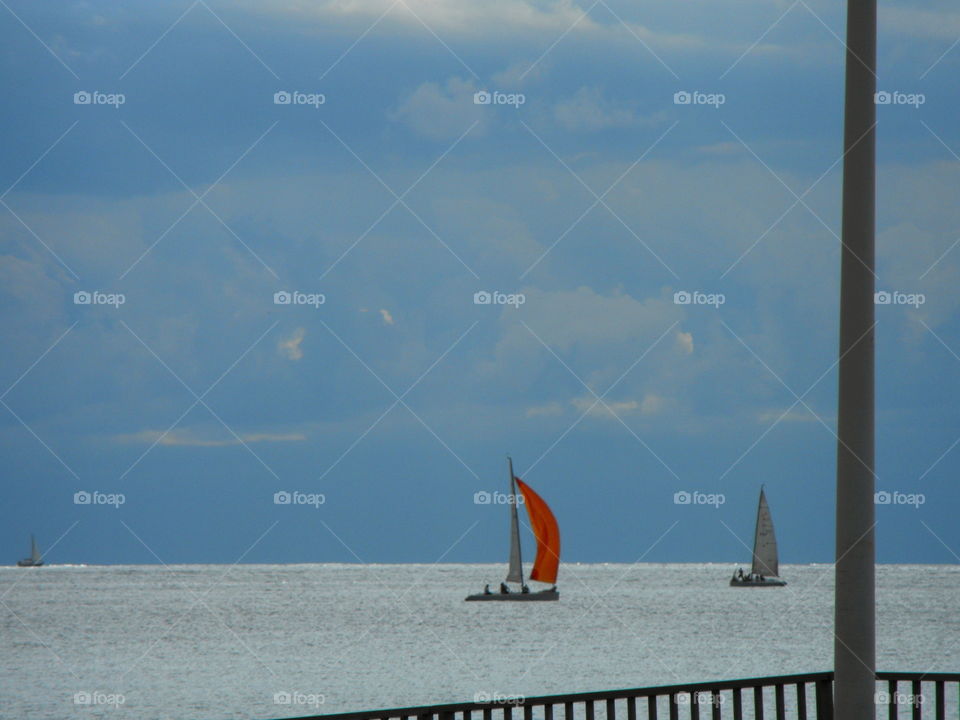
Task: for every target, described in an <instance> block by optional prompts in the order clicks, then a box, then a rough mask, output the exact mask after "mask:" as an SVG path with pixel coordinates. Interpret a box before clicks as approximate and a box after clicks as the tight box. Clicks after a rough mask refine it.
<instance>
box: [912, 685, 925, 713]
mask: <svg viewBox="0 0 960 720" xmlns="http://www.w3.org/2000/svg"><path fill="white" fill-rule="evenodd" d="M911 690H912V694H913V720H920V719H921V718H922V717H923V686H922V685H920V681H919V680H914V681H913V687H912V688H911Z"/></svg>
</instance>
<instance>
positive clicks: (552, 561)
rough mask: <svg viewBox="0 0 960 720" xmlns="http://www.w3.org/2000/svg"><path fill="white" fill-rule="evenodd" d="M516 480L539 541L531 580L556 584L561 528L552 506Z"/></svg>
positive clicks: (518, 479)
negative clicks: (551, 509) (551, 508)
mask: <svg viewBox="0 0 960 720" xmlns="http://www.w3.org/2000/svg"><path fill="white" fill-rule="evenodd" d="M514 480H516V482H517V487H518V488H520V492H521V493H522V494H523V504H524V505H526V506H527V515H528V516H529V517H530V527H531V529H532V530H533V536H534V537H535V538H536V539H537V558H536V560H534V561H533V570H532V571H531V572H530V579H531V580H539V581H540V582H545V583H556V582H557V567H558V566H559V565H560V527H559V526H558V525H557V519H556V518H555V517H554V516H553V513H552V512H551V511H550V506H549V505H547V504H546V503H545V502H544V501H543V498H541V497H540V496H539V495H537V494H536V493H535V492H534V491H533V490H531V489H530V486H529V485H527V484H526V483H525V482H523V481H522V480H521V479H520V478H518V477H515V478H514Z"/></svg>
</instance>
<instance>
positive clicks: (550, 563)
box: [465, 458, 560, 601]
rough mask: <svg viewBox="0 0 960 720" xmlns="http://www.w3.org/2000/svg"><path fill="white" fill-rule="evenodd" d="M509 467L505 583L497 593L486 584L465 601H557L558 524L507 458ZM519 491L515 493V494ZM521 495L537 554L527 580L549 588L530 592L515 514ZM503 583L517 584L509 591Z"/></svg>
mask: <svg viewBox="0 0 960 720" xmlns="http://www.w3.org/2000/svg"><path fill="white" fill-rule="evenodd" d="M508 464H509V469H510V498H509V499H510V558H509V565H508V567H507V577H506V582H502V583H500V591H499V592H496V593H494V592H491V591H490V586H489V585H487V587H486V588H485V589H484V591H483V592H482V593H477V594H476V595H468V596H467V597H466V598H465V599H466V600H517V601H530V600H559V599H560V593H559V592H558V591H557V586H556V582H557V570H558V568H559V565H560V527H559V526H558V525H557V519H556V518H555V517H554V516H553V512H551V510H550V507H549V506H548V505H547V503H546V502H544V501H543V498H541V497H540V496H539V495H537V494H536V493H535V492H534V491H533V490H531V489H530V486H529V485H527V484H526V483H525V482H523V481H522V480H521V479H520V478H518V477H517V476H516V475H514V474H513V460H510V459H509V458H508ZM518 490H519V494H518ZM520 497H522V498H523V504H524V505H526V507H527V515H528V516H529V518H530V527H531V529H532V530H533V536H534V537H535V538H536V540H537V557H536V559H535V560H534V561H533V569H532V570H531V571H530V579H531V580H537V581H538V582H543V583H550V584H551V585H553V587H551V588H548V589H546V590H538V591H536V592H530V588H528V587H527V586H526V584H524V582H523V560H522V558H521V556H520V520H519V518H518V517H517V504H518V503H517V500H518V498H520ZM506 583H519V584H520V591H519V592H516V591H511V590H510V589H509V587H508V586H507V584H506Z"/></svg>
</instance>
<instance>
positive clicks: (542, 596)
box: [464, 590, 560, 602]
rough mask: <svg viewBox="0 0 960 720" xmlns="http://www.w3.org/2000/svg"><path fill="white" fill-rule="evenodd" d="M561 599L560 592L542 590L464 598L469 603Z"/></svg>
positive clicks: (480, 594) (477, 595) (485, 594)
mask: <svg viewBox="0 0 960 720" xmlns="http://www.w3.org/2000/svg"><path fill="white" fill-rule="evenodd" d="M559 599H560V592H559V591H558V590H541V591H539V592H529V593H522V592H512V593H489V594H487V593H477V594H476V595H467V596H466V597H465V598H464V600H465V601H467V602H544V601H549V600H559Z"/></svg>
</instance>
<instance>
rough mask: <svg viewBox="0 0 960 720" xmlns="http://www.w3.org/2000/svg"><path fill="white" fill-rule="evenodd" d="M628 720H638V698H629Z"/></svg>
mask: <svg viewBox="0 0 960 720" xmlns="http://www.w3.org/2000/svg"><path fill="white" fill-rule="evenodd" d="M627 720H637V698H636V697H628V698H627Z"/></svg>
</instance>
